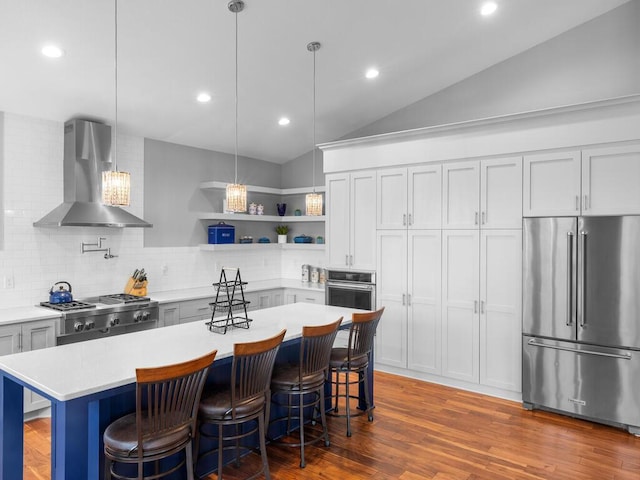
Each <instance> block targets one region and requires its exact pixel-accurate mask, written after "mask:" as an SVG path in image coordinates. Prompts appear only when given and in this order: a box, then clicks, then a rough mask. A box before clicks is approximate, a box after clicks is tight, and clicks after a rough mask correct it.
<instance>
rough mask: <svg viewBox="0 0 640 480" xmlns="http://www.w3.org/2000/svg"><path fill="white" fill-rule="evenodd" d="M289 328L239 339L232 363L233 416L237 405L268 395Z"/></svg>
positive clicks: (235, 346)
mask: <svg viewBox="0 0 640 480" xmlns="http://www.w3.org/2000/svg"><path fill="white" fill-rule="evenodd" d="M285 333H286V330H282V331H281V332H280V333H278V334H277V335H275V336H274V337H271V338H267V339H265V340H260V341H258V342H248V343H236V344H235V345H234V346H233V363H232V365H231V412H230V413H231V416H232V417H233V418H235V416H236V408H237V407H238V406H239V405H242V404H243V403H246V402H250V401H252V400H255V399H256V398H258V397H260V396H262V397H264V398H265V401H266V398H267V391H268V390H269V386H270V384H271V375H272V374H273V365H274V364H275V361H276V355H277V354H278V349H279V348H280V344H281V343H282V340H283V339H284V334H285Z"/></svg>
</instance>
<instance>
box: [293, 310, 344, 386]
mask: <svg viewBox="0 0 640 480" xmlns="http://www.w3.org/2000/svg"><path fill="white" fill-rule="evenodd" d="M340 323H342V317H340V318H339V319H338V320H337V321H335V322H333V323H329V324H327V325H319V326H305V327H302V343H301V344H300V363H299V365H300V379H301V380H302V377H304V376H308V375H314V374H317V373H320V372H325V371H327V370H328V368H329V360H330V358H331V348H332V347H333V342H334V341H335V339H336V334H337V333H338V327H340Z"/></svg>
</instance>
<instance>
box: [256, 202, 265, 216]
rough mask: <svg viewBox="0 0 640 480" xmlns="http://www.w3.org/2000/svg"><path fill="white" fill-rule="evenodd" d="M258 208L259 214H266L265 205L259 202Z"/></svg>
mask: <svg viewBox="0 0 640 480" xmlns="http://www.w3.org/2000/svg"><path fill="white" fill-rule="evenodd" d="M257 210H258V215H264V205H262V204H261V203H259V204H258V207H257Z"/></svg>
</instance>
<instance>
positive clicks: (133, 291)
mask: <svg viewBox="0 0 640 480" xmlns="http://www.w3.org/2000/svg"><path fill="white" fill-rule="evenodd" d="M148 283H149V281H148V280H143V281H142V282H139V281H137V280H135V279H134V278H133V277H129V280H127V284H126V285H125V287H124V293H127V294H129V295H135V296H136V297H146V296H147V284H148Z"/></svg>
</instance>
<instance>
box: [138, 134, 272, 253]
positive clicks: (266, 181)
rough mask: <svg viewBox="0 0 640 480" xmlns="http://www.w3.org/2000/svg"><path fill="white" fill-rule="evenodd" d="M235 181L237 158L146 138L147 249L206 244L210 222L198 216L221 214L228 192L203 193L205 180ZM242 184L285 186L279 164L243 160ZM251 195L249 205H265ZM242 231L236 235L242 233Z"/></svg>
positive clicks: (240, 162) (240, 167)
mask: <svg viewBox="0 0 640 480" xmlns="http://www.w3.org/2000/svg"><path fill="white" fill-rule="evenodd" d="M233 179H234V156H233V155H230V154H226V153H221V152H213V151H210V150H204V149H200V148H194V147H187V146H184V145H176V144H173V143H167V142H160V141H157V140H150V139H145V144H144V217H145V220H147V221H149V222H151V223H153V228H150V229H146V230H145V235H144V246H145V247H175V246H185V245H198V244H200V243H207V241H206V239H207V237H206V231H207V230H206V227H207V225H208V224H209V223H211V222H210V221H204V220H198V219H197V213H198V212H222V200H223V198H224V190H201V189H200V188H199V186H200V182H206V181H211V180H217V181H221V182H231V181H233ZM238 181H239V182H241V183H245V184H247V185H261V186H265V187H275V188H279V187H280V165H278V164H275V163H270V162H265V161H262V160H256V159H252V158H245V157H238ZM251 195H252V194H249V201H255V202H256V203H258V202H260V201H263V199H262V197H261V196H260V195H254V196H253V197H252V196H251ZM271 203H273V202H271V201H269V204H267V203H265V213H266V214H272V215H275V211H276V207H275V204H273V205H271ZM240 234H242V232H236V235H240Z"/></svg>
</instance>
